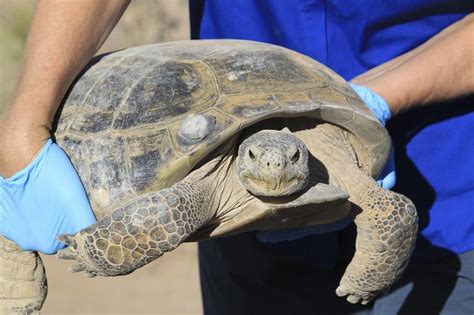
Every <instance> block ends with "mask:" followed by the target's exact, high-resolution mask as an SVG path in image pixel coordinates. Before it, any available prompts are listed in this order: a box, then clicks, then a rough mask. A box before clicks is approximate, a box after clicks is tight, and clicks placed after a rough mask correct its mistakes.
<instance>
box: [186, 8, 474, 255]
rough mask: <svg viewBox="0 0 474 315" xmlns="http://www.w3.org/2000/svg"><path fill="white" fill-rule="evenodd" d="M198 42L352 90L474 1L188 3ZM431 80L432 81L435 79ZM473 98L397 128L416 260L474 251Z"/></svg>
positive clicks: (399, 121)
mask: <svg viewBox="0 0 474 315" xmlns="http://www.w3.org/2000/svg"><path fill="white" fill-rule="evenodd" d="M190 9H191V34H192V37H193V38H195V39H213V38H233V39H247V40H255V41H260V42H267V43H272V44H276V45H280V46H284V47H287V48H290V49H293V50H296V51H298V52H300V53H303V54H305V55H307V56H310V57H312V58H314V59H316V60H318V61H319V62H321V63H323V64H325V65H327V66H328V67H330V68H331V69H333V70H334V71H336V72H337V73H339V74H340V75H341V76H342V77H344V78H345V79H346V80H350V79H352V78H353V77H354V76H356V75H358V74H360V73H363V72H365V71H367V70H369V69H370V68H373V67H375V66H377V65H379V64H381V63H383V62H385V61H388V60H391V59H393V58H395V57H397V56H399V55H400V54H403V53H405V52H407V51H410V50H412V49H414V48H415V47H417V46H419V45H421V44H422V43H423V42H425V41H426V40H428V39H429V38H430V37H432V36H434V35H436V33H438V32H440V31H441V30H443V29H444V28H446V27H447V26H449V25H450V24H452V23H454V22H456V21H458V20H459V19H461V18H463V17H464V16H465V15H466V14H468V13H470V12H473V10H474V2H472V0H464V1H461V0H445V1H442V0H397V1H382V0H365V1H354V2H353V3H348V1H345V0H326V1H323V0H306V1H304V0H298V1H297V0H278V1H276V0H275V1H251V0H219V1H196V0H194V1H190ZM427 79H429V78H427ZM473 101H474V100H473V98H472V96H471V97H467V98H465V99H462V100H458V101H456V102H453V104H440V105H438V106H430V107H425V108H422V109H418V110H415V111H412V112H409V113H405V114H402V115H399V116H398V117H396V118H394V119H393V120H392V122H391V123H390V125H389V131H390V133H391V135H392V137H393V140H394V146H395V150H396V170H397V177H398V179H397V181H398V183H397V186H396V187H395V190H396V191H398V192H400V193H402V194H404V195H406V196H408V197H409V198H410V199H412V200H413V202H414V203H415V205H416V206H417V209H418V213H419V217H420V231H421V232H420V233H421V236H420V237H419V239H418V244H417V248H416V250H415V256H416V257H415V258H417V259H422V258H426V257H434V256H443V255H447V254H452V253H462V252H465V251H467V250H471V249H474V113H473V109H474V105H473Z"/></svg>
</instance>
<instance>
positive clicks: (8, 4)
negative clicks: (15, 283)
mask: <svg viewBox="0 0 474 315" xmlns="http://www.w3.org/2000/svg"><path fill="white" fill-rule="evenodd" d="M68 1H69V0H68ZM73 1H79V0H73ZM33 9H34V1H32V0H0V112H1V111H2V110H3V107H4V106H5V103H6V100H7V98H8V96H9V94H10V93H11V89H12V87H13V84H14V80H15V76H16V72H17V71H18V65H19V63H20V60H21V55H22V50H23V46H24V41H25V38H26V35H27V33H28V28H29V24H30V20H31V16H32V12H33ZM188 38H189V23H188V11H187V0H140V1H138V0H137V1H132V4H131V5H130V7H129V9H128V10H127V11H126V13H125V15H124V16H123V18H122V19H121V21H120V22H119V25H118V26H117V27H116V29H115V30H114V32H113V33H112V34H111V36H110V37H109V39H108V40H107V42H106V43H105V45H104V47H103V48H102V50H101V52H104V51H111V50H116V49H120V48H124V47H129V46H137V45H144V44H149V43H156V42H163V41H171V40H179V39H188ZM44 259H45V264H46V268H47V274H48V279H49V294H48V299H47V301H46V304H45V306H44V311H43V314H66V313H67V314H70V313H87V314H98V313H114V314H117V313H128V314H132V313H133V314H136V313H153V314H197V313H201V301H200V292H199V281H198V266H197V259H196V246H195V245H194V244H185V245H183V246H181V247H180V248H178V250H176V251H175V252H173V253H170V254H168V255H166V256H165V257H162V258H160V259H159V260H158V261H157V262H155V263H152V264H150V265H149V266H146V267H145V268H142V269H141V270H138V271H137V272H135V273H133V274H132V275H129V276H126V277H120V278H95V279H88V278H85V277H84V276H83V275H77V274H74V275H73V274H71V273H69V272H68V271H67V266H68V263H66V262H63V261H59V260H57V259H56V258H55V257H49V256H44Z"/></svg>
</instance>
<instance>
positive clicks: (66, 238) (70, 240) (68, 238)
mask: <svg viewBox="0 0 474 315" xmlns="http://www.w3.org/2000/svg"><path fill="white" fill-rule="evenodd" d="M58 240H59V241H60V242H62V243H65V244H66V245H68V246H74V244H75V242H74V235H72V234H61V235H59V236H58Z"/></svg>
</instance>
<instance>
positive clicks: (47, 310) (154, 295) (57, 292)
mask: <svg viewBox="0 0 474 315" xmlns="http://www.w3.org/2000/svg"><path fill="white" fill-rule="evenodd" d="M196 254H197V252H196V245H195V244H183V245H181V246H180V247H178V249H176V250H175V251H173V252H171V253H167V254H165V255H164V256H162V257H161V258H159V259H158V260H156V261H154V262H152V263H151V264H149V265H147V266H145V267H143V268H141V269H139V270H137V271H135V272H134V273H132V274H130V275H127V276H124V277H116V278H103V277H96V278H87V277H85V276H84V274H73V273H71V272H69V271H68V270H67V268H68V265H69V264H70V263H69V262H67V261H62V260H59V259H57V258H56V257H55V256H43V260H44V262H45V266H46V273H47V275H48V286H49V292H48V298H47V299H46V303H45V304H44V308H43V312H42V314H105V313H108V314H119V313H120V314H201V313H202V310H201V308H202V306H201V295H200V288H199V275H198V264H197V260H196Z"/></svg>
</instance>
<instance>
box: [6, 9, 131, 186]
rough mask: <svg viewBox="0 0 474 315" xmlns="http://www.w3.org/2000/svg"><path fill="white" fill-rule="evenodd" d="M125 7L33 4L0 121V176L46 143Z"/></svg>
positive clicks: (27, 160) (17, 167)
mask: <svg viewBox="0 0 474 315" xmlns="http://www.w3.org/2000/svg"><path fill="white" fill-rule="evenodd" d="M128 2H129V1H123V0H110V1H96V0H81V1H60V0H40V1H38V3H37V6H36V9H35V14H34V17H33V21H32V23H31V27H30V32H29V34H28V39H27V41H26V46H25V52H24V58H23V61H22V65H21V69H20V73H19V76H18V78H17V82H16V85H15V89H14V92H13V95H12V96H11V98H10V101H9V102H8V105H7V108H6V110H5V112H4V113H3V115H2V117H1V118H0V175H3V176H4V177H9V176H12V175H13V174H15V173H16V172H17V171H19V170H20V169H22V168H24V167H25V166H26V165H28V164H29V163H30V162H31V161H32V159H33V157H34V156H35V155H36V154H38V152H39V151H40V149H41V148H42V147H43V145H44V144H45V143H46V141H47V140H48V139H49V138H50V136H51V135H50V131H51V125H52V121H53V119H54V115H55V113H56V111H57V109H58V106H59V104H60V102H61V99H62V98H63V97H64V94H65V93H66V91H67V89H68V87H69V85H70V84H71V82H72V81H73V80H74V78H75V77H76V76H77V74H78V73H79V72H80V71H81V70H82V68H83V67H84V66H85V65H86V63H87V62H88V61H89V60H90V59H91V58H92V56H93V55H94V54H95V53H96V52H97V50H98V49H99V48H100V46H101V45H102V43H103V42H104V41H105V39H106V38H107V36H108V35H109V33H110V32H111V31H112V29H113V27H114V26H115V24H116V23H117V21H118V20H119V18H120V16H121V15H122V13H123V12H124V10H125V9H126V7H127V5H128Z"/></svg>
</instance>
